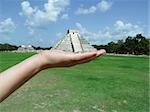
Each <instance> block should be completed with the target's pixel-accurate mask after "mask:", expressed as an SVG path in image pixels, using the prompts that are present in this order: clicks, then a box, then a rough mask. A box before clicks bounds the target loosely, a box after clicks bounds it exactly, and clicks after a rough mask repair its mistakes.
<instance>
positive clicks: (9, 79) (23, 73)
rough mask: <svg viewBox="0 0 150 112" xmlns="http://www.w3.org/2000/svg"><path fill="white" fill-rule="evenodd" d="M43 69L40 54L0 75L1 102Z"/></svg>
mask: <svg viewBox="0 0 150 112" xmlns="http://www.w3.org/2000/svg"><path fill="white" fill-rule="evenodd" d="M41 69H42V63H41V61H40V57H39V54H36V55H34V56H32V57H30V58H28V59H26V60H24V61H23V62H21V63H19V64H17V65H15V66H13V67H12V68H10V69H8V70H6V71H4V72H2V73H1V74H0V102H1V101H3V100H4V99H5V98H6V97H7V96H9V95H10V94H11V93H12V92H13V91H15V90H16V89H17V88H19V87H20V86H21V85H22V84H24V83H25V82H26V81H27V80H29V79H30V78H32V77H33V76H34V75H35V74H36V73H37V72H39V71H40V70H41Z"/></svg>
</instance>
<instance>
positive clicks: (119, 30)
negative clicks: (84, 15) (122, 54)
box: [76, 20, 144, 44]
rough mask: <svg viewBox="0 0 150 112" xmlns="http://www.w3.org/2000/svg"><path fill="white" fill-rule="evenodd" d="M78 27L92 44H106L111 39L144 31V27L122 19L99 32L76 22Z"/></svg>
mask: <svg viewBox="0 0 150 112" xmlns="http://www.w3.org/2000/svg"><path fill="white" fill-rule="evenodd" d="M76 27H77V29H78V30H79V31H80V33H81V34H82V35H83V36H84V37H85V38H86V39H87V40H89V41H90V42H91V43H92V44H106V43H108V42H110V41H117V40H119V39H125V38H126V37H127V36H135V35H136V34H138V33H142V34H143V33H144V32H143V29H142V27H140V26H138V25H135V24H131V23H125V22H123V21H121V20H118V21H116V22H115V23H114V25H112V26H110V27H106V28H104V29H103V30H99V31H98V32H90V31H88V30H87V29H86V28H85V27H83V26H82V25H81V24H80V23H76Z"/></svg>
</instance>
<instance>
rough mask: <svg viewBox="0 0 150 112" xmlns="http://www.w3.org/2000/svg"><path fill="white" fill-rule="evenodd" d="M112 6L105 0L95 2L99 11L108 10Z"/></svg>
mask: <svg viewBox="0 0 150 112" xmlns="http://www.w3.org/2000/svg"><path fill="white" fill-rule="evenodd" d="M111 6H112V3H111V2H108V1H106V0H102V1H101V2H99V3H98V4H97V7H98V8H99V9H100V11H102V12H105V11H107V10H109V9H110V8H111Z"/></svg>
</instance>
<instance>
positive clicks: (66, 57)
mask: <svg viewBox="0 0 150 112" xmlns="http://www.w3.org/2000/svg"><path fill="white" fill-rule="evenodd" d="M104 53H106V51H105V50H104V49H102V50H99V51H94V52H87V53H68V52H64V51H60V50H50V51H48V50H47V51H43V52H41V53H39V55H40V60H41V63H42V69H46V68H54V67H70V66H73V65H76V64H82V63H86V62H89V61H91V60H93V59H95V58H96V57H99V56H101V55H102V54H104Z"/></svg>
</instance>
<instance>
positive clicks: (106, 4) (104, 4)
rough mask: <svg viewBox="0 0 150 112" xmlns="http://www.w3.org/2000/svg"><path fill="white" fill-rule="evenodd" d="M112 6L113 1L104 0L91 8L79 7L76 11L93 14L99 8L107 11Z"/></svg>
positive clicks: (77, 12)
mask: <svg viewBox="0 0 150 112" xmlns="http://www.w3.org/2000/svg"><path fill="white" fill-rule="evenodd" d="M111 6H112V3H111V2H108V1H107V0H102V1H100V2H99V3H98V4H97V5H95V6H91V7H89V8H83V7H79V8H78V9H77V11H76V14H92V13H95V12H96V11H97V10H98V9H99V10H100V11H101V12H106V11H107V10H109V9H110V8H111Z"/></svg>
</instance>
